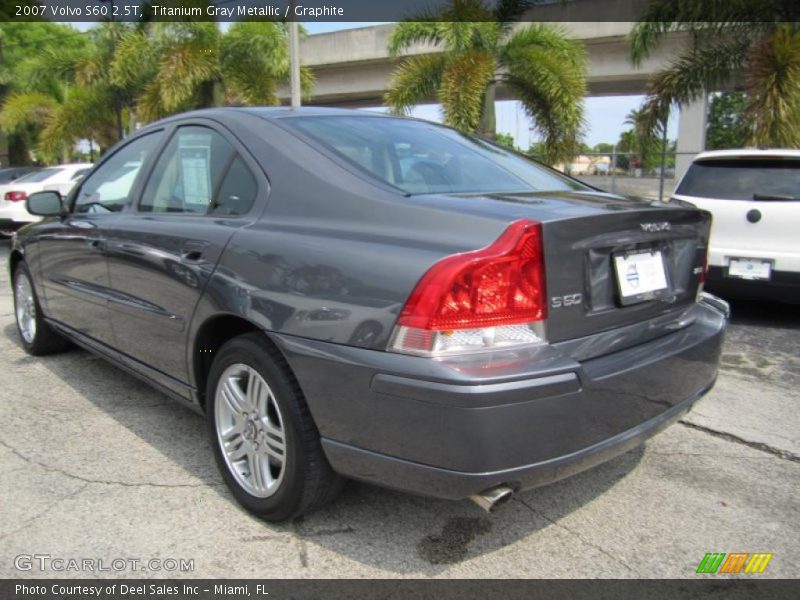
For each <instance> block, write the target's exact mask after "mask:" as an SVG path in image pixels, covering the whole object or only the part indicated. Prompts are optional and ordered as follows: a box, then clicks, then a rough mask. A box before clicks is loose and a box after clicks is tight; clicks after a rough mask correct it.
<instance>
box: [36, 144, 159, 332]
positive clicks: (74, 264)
mask: <svg viewBox="0 0 800 600" xmlns="http://www.w3.org/2000/svg"><path fill="white" fill-rule="evenodd" d="M162 136H163V132H160V131H156V132H152V133H148V134H145V135H141V136H138V137H136V138H135V139H132V140H131V141H130V142H128V143H127V144H125V145H123V146H121V147H120V148H119V149H117V150H116V151H115V152H114V153H113V154H112V155H110V156H109V157H107V158H106V159H105V160H104V161H103V162H102V163H101V164H100V165H99V166H98V168H97V169H95V170H94V172H92V173H91V175H89V177H88V178H87V179H86V180H85V181H84V182H83V184H82V185H81V187H80V189H79V190H78V191H77V193H76V194H74V195H72V196H71V197H70V201H71V206H70V210H69V213H68V215H67V216H66V217H65V218H63V219H62V220H61V221H53V222H50V223H47V224H43V226H42V228H41V235H40V241H41V244H40V248H41V249H40V259H39V261H40V262H39V265H40V269H41V274H42V282H43V283H42V285H43V296H44V301H45V303H46V312H47V314H48V316H49V317H51V318H53V319H56V320H58V321H60V322H62V323H64V324H65V325H67V326H69V327H70V328H72V329H74V330H76V331H77V332H79V333H81V334H83V335H85V336H88V337H90V338H92V339H94V340H96V341H99V342H102V343H103V344H105V345H109V346H113V345H114V342H115V339H114V332H113V329H112V327H111V319H110V313H109V311H108V302H109V294H110V292H111V290H110V277H109V273H108V264H107V260H106V250H105V247H106V241H107V229H108V225H109V224H110V223H111V221H113V220H114V219H115V218H117V217H118V216H119V214H120V213H121V211H122V210H123V209H124V208H125V207H126V206H127V205H128V204H129V203H130V201H131V199H132V198H133V191H134V190H135V184H136V183H137V181H136V179H137V178H136V176H137V175H138V174H139V173H140V171H141V169H142V166H143V164H144V163H145V162H146V161H147V160H148V159H149V158H151V156H152V154H153V152H154V150H155V149H156V147H157V146H158V144H159V141H160V140H162V139H163V138H162ZM131 165H132V166H131ZM121 180H122V181H123V183H122V185H120V184H119V182H120V181H121Z"/></svg>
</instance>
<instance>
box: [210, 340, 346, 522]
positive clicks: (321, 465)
mask: <svg viewBox="0 0 800 600" xmlns="http://www.w3.org/2000/svg"><path fill="white" fill-rule="evenodd" d="M238 364H243V365H246V366H248V367H250V368H252V369H254V370H255V371H257V372H258V374H260V375H261V377H262V378H263V379H264V381H265V382H266V384H267V385H268V386H269V388H270V389H271V391H272V397H273V398H274V401H275V403H276V404H277V405H278V408H279V409H280V414H281V417H282V420H283V429H284V434H285V445H286V451H285V463H284V469H285V471H284V473H283V479H282V481H281V482H280V484H279V485H278V487H277V489H276V490H275V491H274V492H273V493H272V495H270V496H268V497H266V498H263V497H259V496H256V495H253V494H251V493H250V492H249V491H248V490H247V489H245V487H243V486H242V484H240V483H239V482H238V481H237V479H236V477H235V476H234V475H233V473H232V472H231V467H229V465H228V462H227V460H226V458H225V457H224V454H223V449H222V447H221V444H220V441H219V438H218V435H217V424H216V421H217V420H216V411H217V402H216V394H217V388H218V387H219V385H220V379H221V377H222V375H223V373H224V372H225V371H226V369H228V368H229V367H231V366H233V365H238ZM206 415H207V422H208V428H209V434H210V436H211V445H212V447H213V449H214V458H215V459H216V461H217V466H218V467H219V470H220V472H221V473H222V476H223V478H224V479H225V483H226V484H227V485H228V487H229V488H230V490H231V492H232V493H233V495H234V497H235V498H236V500H237V501H238V502H239V503H240V504H241V505H242V506H244V507H245V508H246V509H247V510H249V511H250V512H252V513H254V514H256V515H258V516H259V517H261V518H263V519H265V520H267V521H285V520H288V519H293V518H296V517H299V516H300V515H304V514H307V513H310V512H313V511H314V510H317V509H319V508H321V507H322V506H324V505H325V504H327V503H329V502H330V501H332V500H333V499H334V498H335V497H336V495H337V494H338V493H339V491H340V490H341V488H342V485H343V480H342V478H341V477H339V476H338V475H337V474H336V473H335V472H334V471H333V469H331V467H330V465H329V464H328V461H327V459H326V458H325V455H324V453H323V451H322V446H321V444H320V441H319V432H318V431H317V427H316V425H315V424H314V421H313V419H312V418H311V413H310V412H309V409H308V405H307V404H306V401H305V399H304V397H303V394H302V391H301V390H300V386H299V385H298V384H297V381H296V380H295V378H294V376H293V374H292V372H291V370H290V369H289V366H288V364H287V363H286V361H285V359H284V358H283V356H282V355H281V354H280V353H279V352H277V351H276V350H275V349H274V348H273V347H272V346H271V345H270V344H269V343H268V341H267V340H266V339H265V337H264V334H262V333H248V334H245V335H241V336H238V337H236V338H233V339H232V340H230V341H228V342H227V343H226V344H224V345H223V346H222V347H221V348H220V349H219V351H218V352H217V355H216V356H215V357H214V362H213V363H212V365H211V372H210V374H209V378H208V388H207V390H206Z"/></svg>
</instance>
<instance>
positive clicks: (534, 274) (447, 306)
mask: <svg viewBox="0 0 800 600" xmlns="http://www.w3.org/2000/svg"><path fill="white" fill-rule="evenodd" d="M546 319H547V303H546V294H545V271H544V255H543V251H542V228H541V224H539V223H537V222H535V221H531V220H529V219H522V220H519V221H516V222H514V223H512V224H511V225H510V226H509V227H508V228H507V229H506V230H505V231H504V232H503V234H502V235H501V236H500V237H499V238H498V239H497V241H496V242H494V243H493V244H492V245H490V246H487V247H486V248H482V249H480V250H475V251H473V252H464V253H462V254H455V255H453V256H448V257H446V258H444V259H442V260H440V261H439V262H438V263H436V264H435V265H433V266H432V267H431V268H430V269H429V270H428V271H427V272H426V273H425V275H423V277H422V279H421V280H420V281H419V283H418V284H417V286H416V287H415V288H414V291H413V292H412V293H411V296H410V297H409V299H408V301H407V302H406V305H405V307H404V308H403V311H402V312H401V313H400V317H399V318H398V320H397V325H396V326H395V329H394V332H393V334H392V339H391V341H390V343H389V350H391V351H394V352H402V353H406V354H419V355H424V356H440V355H447V354H460V353H467V352H476V351H486V350H492V349H497V348H503V347H509V346H518V345H526V344H539V343H543V342H544V341H545V331H544V322H545V320H546Z"/></svg>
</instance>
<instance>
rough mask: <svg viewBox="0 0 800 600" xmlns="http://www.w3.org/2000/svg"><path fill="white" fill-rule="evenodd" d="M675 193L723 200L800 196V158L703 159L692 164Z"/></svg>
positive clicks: (781, 198)
mask: <svg viewBox="0 0 800 600" xmlns="http://www.w3.org/2000/svg"><path fill="white" fill-rule="evenodd" d="M675 193H676V194H679V195H682V196H694V197H695V198H710V199H714V198H716V199H720V200H800V159H797V158H788V157H787V158H778V157H769V158H767V157H764V158H761V157H754V158H716V159H706V160H703V159H701V160H698V161H697V162H695V163H693V164H692V165H691V166H690V167H689V170H688V171H687V172H686V175H685V176H684V178H683V180H682V181H681V183H680V185H679V186H678V189H677V190H675Z"/></svg>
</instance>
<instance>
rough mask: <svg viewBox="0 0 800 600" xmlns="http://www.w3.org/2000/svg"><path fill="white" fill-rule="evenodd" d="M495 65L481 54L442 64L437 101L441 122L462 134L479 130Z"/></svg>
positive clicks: (470, 53)
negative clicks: (485, 98) (439, 106)
mask: <svg viewBox="0 0 800 600" xmlns="http://www.w3.org/2000/svg"><path fill="white" fill-rule="evenodd" d="M496 69H497V61H496V60H495V58H494V56H492V55H491V54H488V53H487V52H483V51H481V50H472V51H468V52H462V53H459V54H456V55H455V56H451V57H449V58H448V59H447V62H446V64H445V67H444V70H443V73H442V80H441V85H440V86H439V90H438V94H437V99H438V100H439V102H440V103H441V105H442V113H443V115H444V121H445V123H447V124H448V125H450V126H451V127H455V128H456V129H459V130H461V131H467V132H472V131H475V129H476V128H477V127H478V123H479V122H480V119H481V111H482V110H483V99H484V94H485V93H486V88H487V87H488V85H489V83H490V82H491V81H492V79H493V78H494V76H495V71H496Z"/></svg>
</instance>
